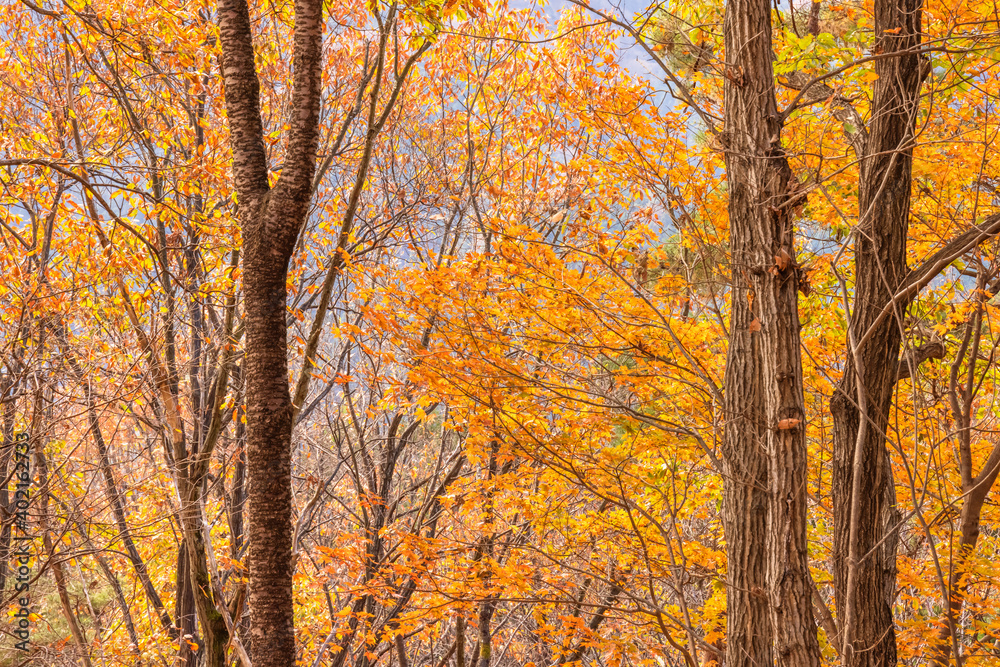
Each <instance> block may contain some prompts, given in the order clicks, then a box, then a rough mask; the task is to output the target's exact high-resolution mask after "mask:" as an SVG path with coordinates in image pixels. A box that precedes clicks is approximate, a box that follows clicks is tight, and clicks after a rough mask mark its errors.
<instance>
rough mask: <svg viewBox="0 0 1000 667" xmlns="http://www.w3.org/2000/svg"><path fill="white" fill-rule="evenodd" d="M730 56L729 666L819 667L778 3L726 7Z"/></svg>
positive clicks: (749, 0) (741, 0) (760, 0)
mask: <svg viewBox="0 0 1000 667" xmlns="http://www.w3.org/2000/svg"><path fill="white" fill-rule="evenodd" d="M725 49H726V71H725V77H726V79H725V105H726V113H725V126H724V134H723V136H722V142H723V145H724V148H725V159H726V177H727V182H728V186H729V229H730V251H731V256H732V285H733V291H732V319H731V322H730V338H729V358H728V360H727V364H726V377H725V383H726V386H725V398H726V437H725V451H724V462H725V479H726V481H727V486H726V492H725V507H724V510H723V525H724V528H725V532H726V543H727V556H728V570H729V571H728V577H729V581H728V591H727V599H728V605H729V606H728V611H727V619H728V623H729V628H728V638H727V641H726V644H727V646H726V653H727V655H726V664H727V665H729V666H730V667H736V666H740V665H746V666H747V667H749V666H750V665H770V664H779V665H789V666H794V667H808V666H810V665H815V666H818V665H819V657H820V656H819V643H818V640H817V635H816V623H815V621H814V620H813V612H812V583H811V580H810V578H809V577H810V575H809V562H808V550H807V544H806V484H805V480H806V472H807V468H806V447H805V408H804V404H805V401H804V397H803V389H802V363H801V354H800V348H799V328H800V326H799V317H798V285H799V268H798V266H797V265H796V263H795V248H794V228H793V219H792V218H793V209H794V208H795V204H796V198H795V194H794V192H791V191H790V190H794V184H795V181H794V179H793V176H792V172H791V168H790V167H789V165H788V160H787V158H786V155H785V152H784V149H783V148H782V145H781V129H782V120H781V115H780V114H779V112H778V108H777V102H776V98H775V84H774V72H773V68H772V50H771V3H770V2H769V1H768V0H731V1H730V2H728V3H727V5H726V16H725ZM762 536H766V539H762Z"/></svg>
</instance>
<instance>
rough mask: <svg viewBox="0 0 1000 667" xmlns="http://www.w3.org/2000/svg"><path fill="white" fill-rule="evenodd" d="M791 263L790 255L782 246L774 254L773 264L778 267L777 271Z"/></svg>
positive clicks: (782, 269)
mask: <svg viewBox="0 0 1000 667" xmlns="http://www.w3.org/2000/svg"><path fill="white" fill-rule="evenodd" d="M791 263H792V256H791V255H789V254H788V251H787V250H785V249H784V248H782V249H781V250H779V251H778V254H777V255H775V256H774V264H775V266H777V267H778V271H784V270H785V269H787V268H788V267H789V266H790V265H791Z"/></svg>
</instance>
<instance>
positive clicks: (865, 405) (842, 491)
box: [830, 0, 922, 666]
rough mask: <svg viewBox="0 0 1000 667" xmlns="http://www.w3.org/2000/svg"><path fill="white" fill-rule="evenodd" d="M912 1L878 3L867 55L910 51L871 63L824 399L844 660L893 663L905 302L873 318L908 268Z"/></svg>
mask: <svg viewBox="0 0 1000 667" xmlns="http://www.w3.org/2000/svg"><path fill="white" fill-rule="evenodd" d="M921 5H922V0H876V2H875V35H876V43H875V50H874V52H875V53H876V54H878V53H882V54H889V53H893V52H899V51H903V50H908V51H907V52H906V53H900V54H899V55H898V56H896V57H891V58H882V59H879V60H876V61H875V64H874V67H875V72H876V74H878V79H877V80H876V82H875V86H874V94H873V102H872V112H871V121H870V124H869V139H868V143H867V146H866V147H865V151H864V157H863V159H862V162H861V174H860V185H859V194H860V196H859V199H860V202H859V211H860V213H859V220H858V227H857V229H856V230H855V235H854V267H855V281H856V282H855V293H854V298H853V302H854V306H853V312H852V313H851V314H850V328H851V334H852V335H851V338H852V340H853V341H854V342H849V350H848V352H849V354H848V355H847V365H846V368H845V372H844V375H843V378H842V380H841V382H840V384H839V385H838V387H837V391H836V392H835V394H834V396H833V398H832V399H831V404H830V408H831V412H832V414H833V419H834V461H833V484H832V487H833V488H832V493H833V507H834V510H833V511H834V556H833V558H834V585H835V588H836V592H837V596H836V597H837V606H838V615H839V617H840V619H841V621H840V627H841V633H842V635H843V637H842V641H843V642H844V648H843V651H842V656H843V664H845V665H858V666H861V665H866V666H869V665H870V666H876V665H895V664H896V636H895V631H894V629H893V620H892V601H893V598H894V597H895V578H896V569H895V563H896V542H897V540H896V539H895V538H893V536H892V535H893V532H892V531H894V530H895V524H896V523H897V522H898V516H899V514H898V511H897V510H896V509H895V490H894V486H893V480H892V466H891V462H890V460H889V452H888V449H887V447H886V425H887V423H888V416H889V408H890V406H891V404H892V397H893V389H894V387H895V385H896V360H897V359H898V358H899V347H900V341H901V334H900V320H901V317H902V312H903V310H904V309H905V307H906V304H905V303H899V304H898V305H897V306H896V309H897V310H896V312H893V313H892V314H891V315H892V316H890V317H882V318H880V317H879V314H880V313H881V311H882V310H883V309H884V308H886V307H887V306H888V305H889V304H890V301H891V299H892V297H893V295H894V294H895V292H896V291H897V289H898V288H899V286H900V285H901V284H902V283H903V281H904V279H905V277H906V274H907V267H906V234H907V227H908V216H909V209H910V167H911V162H912V150H913V149H912V141H913V129H914V122H915V117H916V112H917V105H918V93H919V90H920V82H921V78H922V76H921V58H920V56H919V55H918V54H917V53H916V51H915V49H916V48H917V47H919V45H920V10H921ZM873 324H874V325H875V326H874V327H873ZM855 343H856V344H857V345H855ZM852 348H854V349H852ZM862 417H863V418H864V424H862ZM887 536H888V538H889V539H885V541H884V542H883V538H886V537H887ZM880 542H881V543H882V545H881V546H880V547H879V548H878V549H876V550H875V551H874V553H872V549H873V548H874V547H875V545H877V544H879V543H880Z"/></svg>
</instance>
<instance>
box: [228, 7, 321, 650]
mask: <svg viewBox="0 0 1000 667" xmlns="http://www.w3.org/2000/svg"><path fill="white" fill-rule="evenodd" d="M322 6H323V5H322V2H321V1H320V0H296V2H295V25H294V47H293V53H292V60H293V71H294V80H293V83H292V100H291V109H290V112H289V116H288V125H289V128H290V129H289V131H288V142H287V147H286V151H285V161H284V166H283V168H282V172H281V177H280V178H279V179H278V182H277V183H276V184H275V186H274V187H273V188H271V187H269V182H268V165H267V156H266V153H265V150H264V130H263V122H262V119H261V112H260V84H259V80H258V78H257V72H256V69H255V66H254V48H253V35H252V33H251V28H250V12H249V7H248V6H247V3H246V1H245V0H219V3H218V21H219V28H220V37H221V44H222V58H221V65H222V73H223V82H224V85H225V97H226V110H227V112H228V116H229V130H230V142H231V145H232V150H233V178H234V181H235V186H236V192H237V195H238V198H239V217H240V224H241V225H242V228H243V244H244V245H243V281H244V290H245V301H244V303H245V308H246V336H247V340H246V363H245V372H246V374H245V382H246V385H245V386H246V400H247V450H246V458H247V472H248V478H249V508H248V509H249V511H248V515H247V538H248V540H249V558H248V560H249V566H250V584H249V607H250V638H251V648H252V652H253V660H254V665H255V667H278V666H279V665H280V666H282V667H290V666H291V665H294V664H295V634H294V623H293V606H292V487H291V436H292V402H291V397H290V395H289V389H288V361H287V350H288V346H287V324H286V320H285V315H286V314H285V310H286V306H285V300H286V296H287V289H286V286H285V279H286V275H287V272H288V262H289V260H290V259H291V255H292V251H293V250H294V247H295V240H296V237H297V236H298V233H299V230H300V229H301V227H302V225H303V223H304V222H305V219H306V215H307V212H308V208H309V201H310V198H311V194H312V179H313V175H314V173H315V170H316V152H317V147H318V143H319V112H320V83H321V75H322V32H323V18H322Z"/></svg>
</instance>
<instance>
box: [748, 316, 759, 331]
mask: <svg viewBox="0 0 1000 667" xmlns="http://www.w3.org/2000/svg"><path fill="white" fill-rule="evenodd" d="M758 331H760V320H758V319H757V318H756V317H755V318H753V320H752V321H751V322H750V333H756V332H758Z"/></svg>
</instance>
